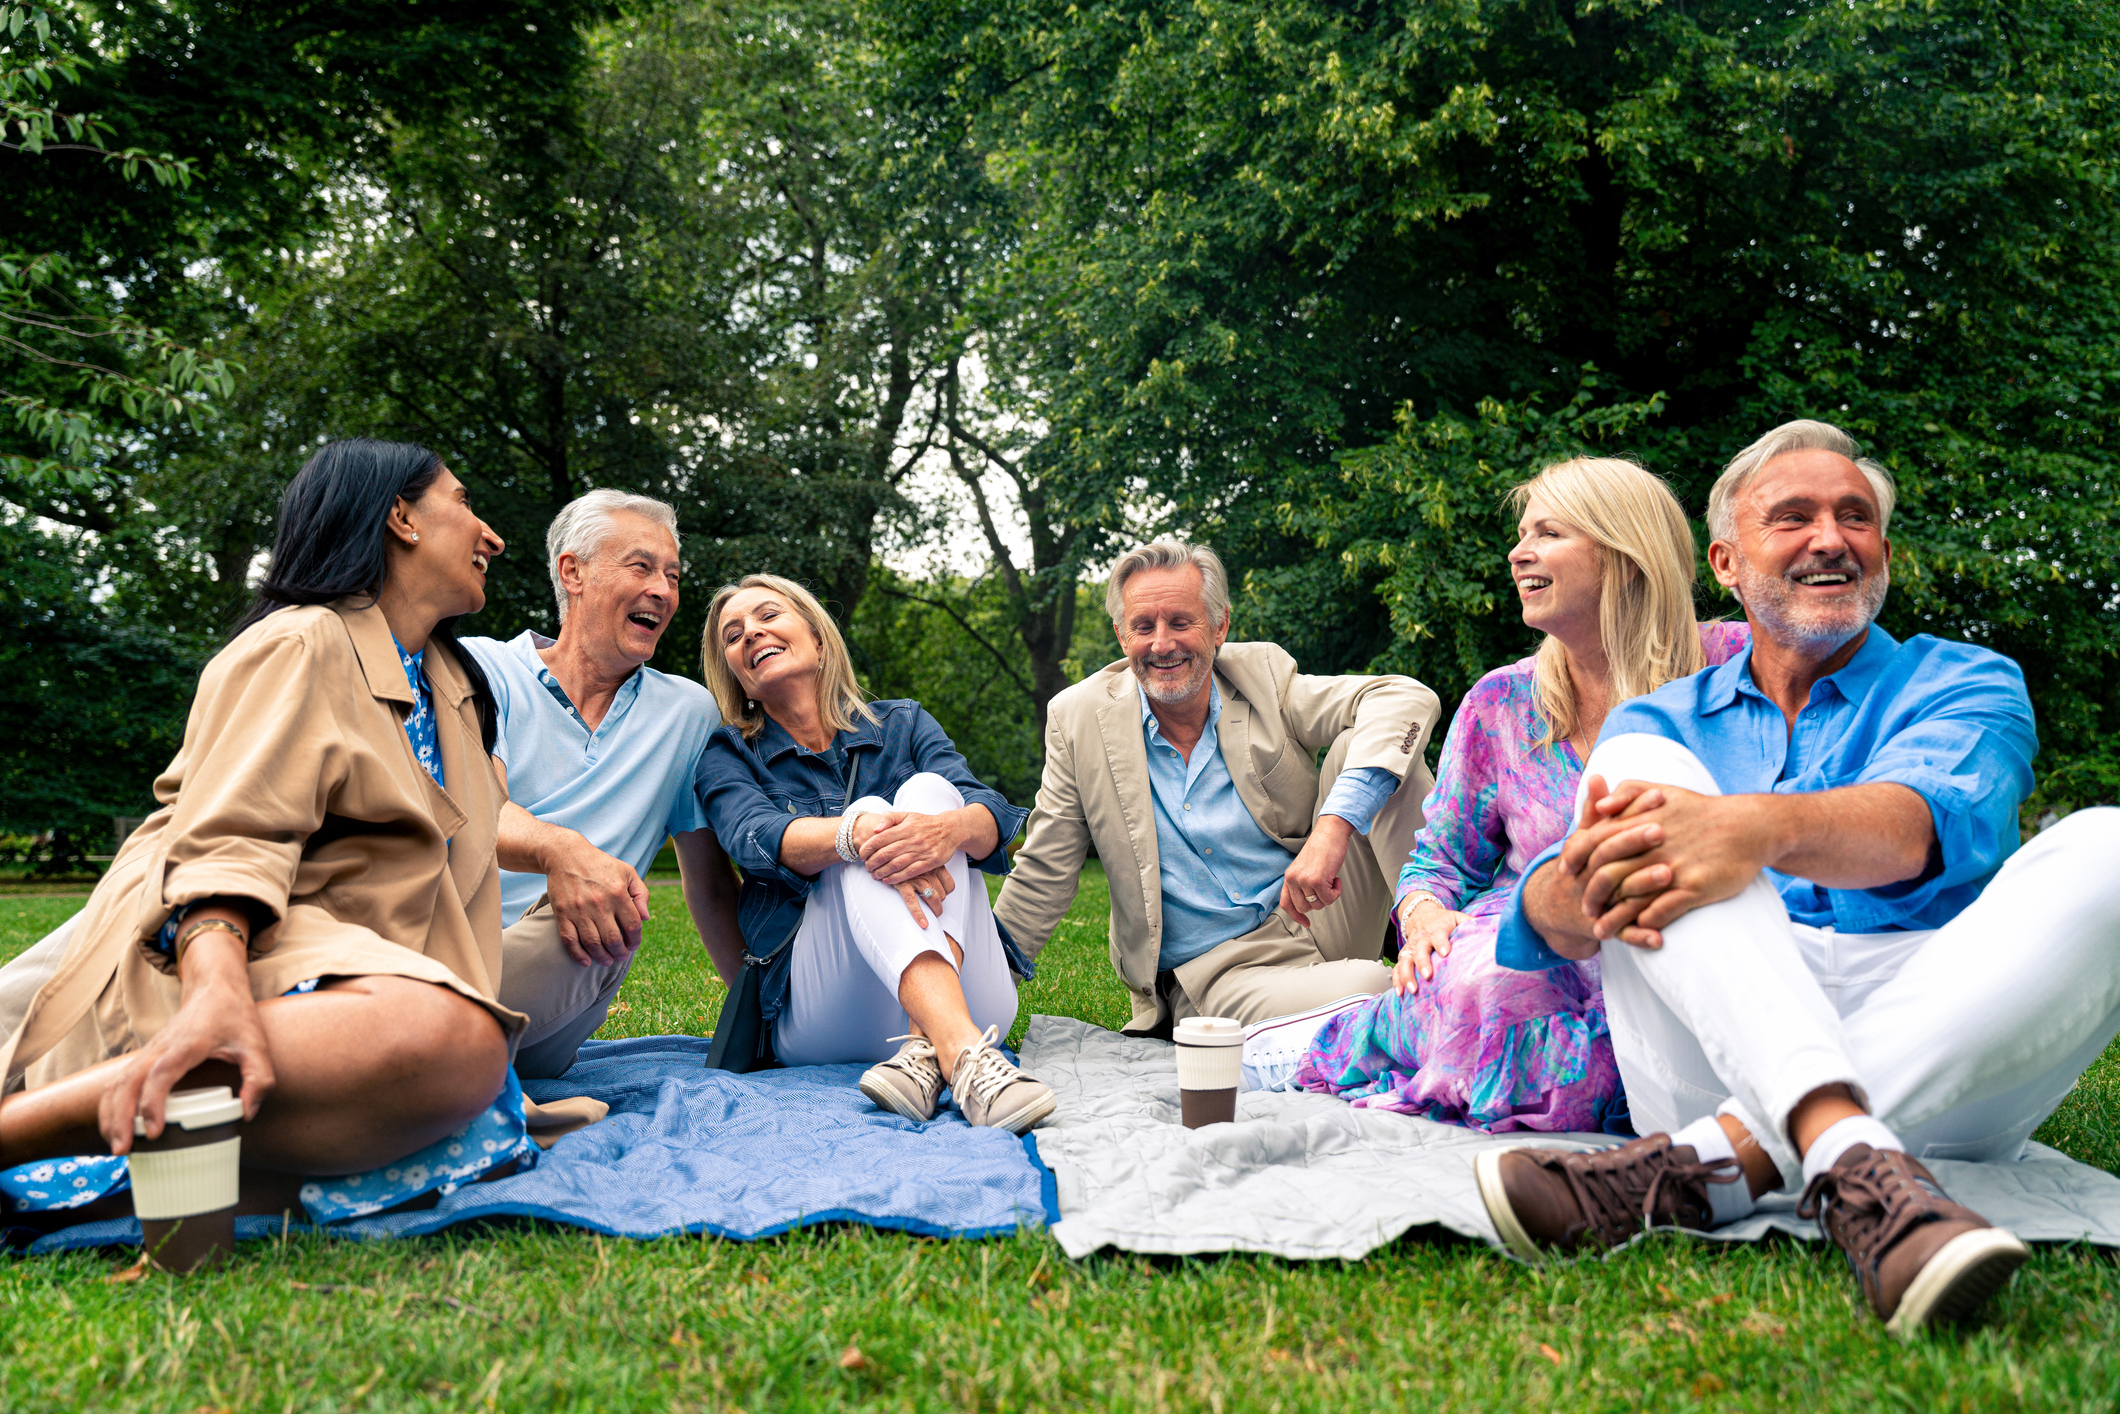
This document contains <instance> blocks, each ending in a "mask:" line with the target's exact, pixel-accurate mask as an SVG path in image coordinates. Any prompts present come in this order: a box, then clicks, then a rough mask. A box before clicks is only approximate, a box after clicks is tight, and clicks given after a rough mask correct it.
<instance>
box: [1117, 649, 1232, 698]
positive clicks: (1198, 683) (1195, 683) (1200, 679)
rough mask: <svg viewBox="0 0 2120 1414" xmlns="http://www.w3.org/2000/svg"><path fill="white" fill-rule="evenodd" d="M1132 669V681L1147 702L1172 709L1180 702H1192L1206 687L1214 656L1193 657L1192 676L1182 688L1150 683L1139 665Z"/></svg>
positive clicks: (1213, 666)
mask: <svg viewBox="0 0 2120 1414" xmlns="http://www.w3.org/2000/svg"><path fill="white" fill-rule="evenodd" d="M1133 668H1134V680H1135V681H1136V682H1138V683H1140V684H1141V690H1142V691H1143V692H1145V693H1147V694H1148V698H1149V701H1151V702H1161V703H1162V704H1163V705H1164V706H1166V707H1172V706H1176V705H1177V704H1178V703H1180V702H1190V701H1192V699H1193V697H1194V695H1195V694H1197V693H1198V692H1199V691H1200V689H1201V688H1203V687H1205V686H1206V685H1207V679H1208V678H1209V676H1211V675H1212V674H1213V673H1214V670H1215V655H1214V654H1213V653H1209V654H1207V655H1206V656H1205V657H1195V658H1194V659H1193V671H1192V676H1190V677H1188V678H1186V680H1185V683H1184V685H1183V686H1182V687H1166V686H1161V685H1159V684H1157V683H1155V682H1152V681H1150V680H1149V677H1148V673H1147V671H1146V669H1144V668H1143V667H1142V666H1141V665H1140V664H1139V663H1136V664H1134V665H1133Z"/></svg>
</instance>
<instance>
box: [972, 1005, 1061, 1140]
mask: <svg viewBox="0 0 2120 1414" xmlns="http://www.w3.org/2000/svg"><path fill="white" fill-rule="evenodd" d="M1000 1039H1001V1028H1000V1027H998V1026H989V1027H987V1028H986V1034H985V1035H984V1036H981V1037H980V1038H979V1040H978V1042H977V1043H976V1044H975V1045H970V1046H966V1047H965V1048H964V1049H963V1050H962V1051H959V1052H958V1053H957V1065H956V1069H955V1072H954V1074H953V1076H952V1078H951V1081H950V1093H951V1094H952V1095H955V1096H956V1097H957V1108H958V1109H959V1110H962V1111H963V1112H964V1117H965V1118H966V1119H968V1120H970V1121H971V1122H972V1123H973V1124H986V1125H992V1126H993V1127H994V1128H996V1129H1006V1130H1007V1131H1008V1132H1009V1133H1011V1134H1022V1133H1024V1132H1025V1131H1027V1130H1029V1129H1031V1128H1032V1127H1033V1126H1035V1125H1036V1124H1037V1123H1038V1121H1039V1120H1041V1119H1044V1118H1045V1117H1046V1116H1047V1115H1049V1114H1051V1113H1052V1112H1053V1107H1054V1106H1056V1105H1058V1104H1059V1103H1060V1101H1059V1100H1058V1099H1056V1098H1055V1097H1054V1095H1053V1092H1052V1091H1051V1090H1049V1089H1047V1088H1046V1085H1045V1082H1043V1081H1041V1080H1034V1079H1032V1078H1031V1077H1030V1076H1028V1075H1025V1074H1024V1073H1023V1072H1022V1071H1020V1070H1018V1069H1016V1067H1014V1066H1012V1065H1010V1064H1009V1063H1008V1057H1007V1056H1004V1055H1003V1054H1001V1052H999V1051H997V1050H995V1049H994V1043H995V1042H996V1041H998V1040H1000Z"/></svg>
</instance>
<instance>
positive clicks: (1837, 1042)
mask: <svg viewBox="0 0 2120 1414" xmlns="http://www.w3.org/2000/svg"><path fill="white" fill-rule="evenodd" d="M1893 500H1894V495H1893V487H1892V482H1891V478H1890V477H1889V476H1888V475H1887V474H1886V472H1885V470H1884V468H1883V467H1881V466H1879V465H1878V464H1877V463H1875V462H1873V461H1870V460H1868V459H1866V458H1864V457H1862V455H1861V449H1860V448H1859V447H1858V446H1857V444H1856V443H1855V441H1854V439H1853V438H1851V437H1849V436H1848V435H1847V434H1846V433H1845V432H1842V431H1841V430H1840V429H1838V428H1836V427H1832V426H1829V425H1827V424H1825V423H1821V422H1809V421H1801V422H1791V423H1787V424H1785V425H1783V426H1781V427H1777V428H1775V429H1774V430H1773V431H1771V432H1769V433H1767V434H1766V435H1765V436H1764V437H1761V438H1760V439H1759V440H1758V441H1757V442H1754V443H1753V444H1752V445H1751V446H1749V447H1747V448H1745V449H1744V450H1743V451H1742V452H1739V453H1738V454H1737V456H1736V457H1735V458H1734V459H1733V460H1732V461H1731V462H1730V464H1729V466H1728V467H1727V468H1726V469H1725V470H1724V472H1723V474H1722V477H1721V479H1719V480H1718V481H1717V482H1716V483H1715V487H1714V489H1713V491H1712V493H1711V494H1710V497H1709V502H1708V523H1709V529H1710V531H1711V533H1712V535H1713V537H1714V539H1713V541H1712V543H1711V544H1710V545H1709V547H1708V559H1709V563H1710V564H1711V566H1712V567H1713V568H1714V571H1715V576H1716V578H1717V579H1718V580H1719V581H1721V583H1722V584H1723V585H1725V586H1726V587H1728V588H1729V589H1731V590H1732V591H1733V592H1734V593H1735V594H1736V595H1737V597H1738V599H1739V601H1740V602H1741V603H1742V604H1743V606H1744V611H1745V617H1746V618H1747V619H1748V620H1749V621H1750V623H1751V628H1752V647H1751V649H1750V651H1749V652H1747V653H1744V654H1740V655H1739V656H1737V657H1736V658H1733V659H1731V660H1730V661H1729V662H1728V663H1726V664H1724V665H1723V666H1721V667H1717V668H1710V669H1708V670H1707V671H1705V672H1702V673H1697V674H1695V675H1694V676H1692V677H1690V678H1685V679H1682V680H1680V681H1678V682H1674V683H1671V684H1669V685H1667V686H1665V687H1663V688H1661V689H1659V690H1658V691H1656V692H1653V693H1651V694H1649V695H1648V696H1646V697H1639V698H1636V699H1634V700H1633V701H1631V702H1627V703H1623V704H1621V705H1620V706H1618V707H1616V708H1614V709H1613V711H1612V714H1611V715H1610V716H1609V717H1607V718H1606V719H1605V726H1604V730H1603V732H1602V733H1601V735H1600V737H1599V740H1598V745H1597V749H1596V750H1595V751H1594V752H1593V753H1592V754H1591V757H1590V760H1589V761H1588V762H1587V763H1586V765H1585V768H1584V781H1583V790H1582V794H1581V796H1580V797H1579V805H1578V810H1579V814H1578V819H1579V821H1580V823H1579V824H1578V826H1577V829H1576V832H1575V833H1574V834H1573V835H1571V836H1570V837H1569V838H1568V839H1567V840H1566V841H1564V842H1563V843H1562V844H1560V845H1557V846H1555V847H1554V848H1553V849H1551V850H1549V851H1547V852H1546V854H1545V855H1544V856H1542V857H1541V858H1539V859H1537V860H1534V861H1533V862H1532V865H1531V867H1530V868H1529V869H1527V870H1526V871H1525V873H1524V877H1523V880H1522V882H1521V883H1520V884H1519V886H1518V892H1517V897H1516V900H1515V907H1514V911H1513V912H1512V914H1511V915H1510V916H1509V917H1508V918H1507V919H1506V920H1505V922H1504V924H1503V929H1502V934H1501V938H1500V941H1499V944H1498V947H1497V954H1498V956H1499V957H1500V959H1501V960H1502V961H1503V962H1505V963H1507V964H1509V965H1512V966H1516V967H1520V968H1526V969H1532V968H1539V967H1546V966H1552V965H1555V964H1558V963H1560V962H1561V961H1563V960H1566V959H1577V960H1579V959H1585V958H1590V957H1596V958H1599V959H1600V960H1601V963H1602V971H1603V978H1604V986H1605V1005H1606V1009H1607V1014H1608V1017H1609V1020H1610V1023H1611V1027H1612V1042H1613V1050H1614V1052H1615V1054H1616V1056H1617V1059H1618V1061H1619V1069H1620V1075H1621V1077H1622V1078H1623V1079H1624V1080H1625V1082H1626V1087H1627V1096H1628V1100H1629V1102H1630V1104H1631V1106H1632V1109H1633V1115H1634V1122H1635V1127H1636V1129H1637V1131H1639V1132H1640V1133H1642V1134H1643V1135H1645V1136H1646V1137H1644V1138H1641V1139H1636V1140H1634V1141H1632V1142H1630V1143H1628V1144H1624V1145H1621V1146H1619V1147H1618V1148H1616V1149H1608V1150H1604V1151H1601V1152H1597V1153H1587V1154H1564V1153H1560V1152H1558V1151H1542V1152H1534V1151H1531V1150H1526V1149H1515V1150H1508V1151H1502V1152H1489V1153H1486V1154H1482V1155H1480V1156H1479V1158H1478V1159H1477V1161H1476V1163H1475V1173H1476V1175H1477V1177H1478V1180H1479V1188H1480V1194H1481V1197H1482V1199H1483V1200H1484V1201H1485V1203H1486V1206H1487V1210H1488V1213H1489V1215H1490V1216H1491V1217H1492V1218H1493V1219H1494V1222H1495V1226H1496V1228H1497V1230H1498V1231H1499V1233H1500V1235H1501V1237H1502V1239H1503V1241H1504V1242H1506V1243H1507V1244H1508V1246H1509V1247H1511V1248H1512V1249H1513V1250H1515V1251H1516V1252H1517V1253H1518V1255H1520V1256H1522V1257H1524V1258H1526V1259H1527V1260H1533V1261H1535V1260H1538V1259H1539V1258H1540V1257H1541V1256H1542V1255H1543V1254H1545V1253H1550V1252H1555V1251H1572V1250H1578V1249H1583V1248H1599V1247H1610V1246H1614V1245H1616V1244H1618V1243H1621V1242H1624V1241H1626V1240H1627V1239H1628V1238H1629V1237H1630V1236H1631V1235H1632V1234H1633V1233H1635V1232H1637V1231H1639V1230H1640V1229H1641V1228H1642V1226H1643V1225H1644V1223H1645V1222H1646V1223H1648V1224H1650V1225H1657V1226H1677V1227H1681V1228H1693V1229H1705V1228H1711V1227H1714V1226H1717V1225H1719V1224H1721V1223H1726V1222H1730V1221H1733V1220H1735V1219H1737V1218H1739V1217H1742V1216H1744V1215H1745V1214H1746V1213H1748V1212H1750V1211H1751V1209H1752V1206H1753V1204H1754V1202H1755V1201H1756V1200H1757V1199H1759V1198H1760V1197H1762V1196H1763V1195H1764V1194H1766V1193H1767V1192H1769V1191H1771V1190H1774V1189H1778V1188H1785V1189H1791V1190H1796V1189H1800V1190H1801V1192H1802V1195H1803V1196H1802V1201H1801V1204H1800V1206H1799V1208H1798V1211H1799V1212H1802V1213H1806V1214H1815V1215H1818V1216H1819V1217H1820V1218H1821V1221H1822V1222H1823V1225H1824V1227H1825V1230H1826V1232H1827V1234H1828V1235H1829V1236H1830V1237H1831V1238H1832V1239H1833V1240H1834V1242H1836V1243H1837V1244H1838V1245H1839V1246H1840V1248H1841V1249H1842V1250H1843V1252H1845V1253H1846V1255H1847V1258H1848V1261H1849V1264H1850V1265H1851V1266H1852V1267H1853V1268H1854V1270H1855V1273H1856V1275H1857V1277H1858V1279H1859V1280H1860V1282H1861V1285H1862V1289H1863V1294H1864V1295H1865V1297H1867V1298H1868V1300H1869V1303H1870V1306H1871V1308H1872V1309H1873V1310H1874V1311H1875V1312H1876V1313H1877V1314H1878V1316H1880V1317H1881V1318H1883V1319H1884V1320H1886V1321H1887V1322H1888V1323H1889V1324H1890V1326H1891V1328H1892V1329H1893V1330H1894V1331H1896V1332H1900V1333H1905V1332H1908V1331H1911V1330H1914V1329H1917V1328H1920V1327H1922V1326H1925V1325H1928V1324H1931V1323H1934V1322H1939V1321H1946V1320H1954V1319H1958V1318H1961V1317H1964V1316H1966V1315H1969V1314H1970V1313H1971V1312H1972V1311H1973V1310H1974V1309H1975V1308H1977V1307H1978V1306H1979V1304H1980V1303H1981V1302H1982V1301H1983V1300H1985V1299H1986V1297H1987V1296H1988V1295H1989V1294H1990V1293H1992V1292H1993V1291H1994V1290H1996V1289H1997V1288H1998V1287H2000V1286H2001V1285H2002V1283H2003V1282H2005V1281H2007V1280H2008V1278H2009V1276H2010V1274H2011V1273H2012V1272H2014V1271H2015V1270H2016V1268H2017V1266H2018V1264H2019V1263H2021V1262H2022V1261H2023V1260H2024V1257H2025V1248H2024V1244H2023V1243H2021V1242H2019V1241H2018V1240H2017V1238H2016V1237H2015V1236H2014V1235H2012V1234H2010V1233H2008V1232H2004V1231H2001V1230H2000V1229H1997V1228H1995V1227H1992V1226H1990V1225H1989V1224H1988V1223H1987V1222H1986V1221H1985V1220H1983V1219H1982V1218H1981V1217H1980V1216H1979V1215H1978V1214H1976V1213H1974V1212H1972V1211H1971V1210H1969V1209H1967V1208H1965V1207H1963V1206H1961V1205H1959V1204H1957V1203H1954V1202H1952V1201H1951V1200H1950V1199H1949V1198H1948V1197H1947V1196H1945V1194H1944V1192H1943V1189H1942V1188H1941V1186H1940V1185H1939V1184H1938V1183H1937V1182H1936V1179H1935V1176H1934V1175H1933V1174H1931V1173H1930V1172H1929V1170H1928V1169H1927V1168H1926V1167H1925V1166H1924V1165H1923V1164H1922V1162H1921V1160H1922V1159H1923V1158H1948V1159H1964V1160H1986V1161H1997V1162H2010V1161H2014V1160H2016V1159H2017V1158H2019V1157H2020V1156H2021V1155H2022V1153H2023V1151H2024V1146H2025V1143H2026V1141H2027V1140H2028V1139H2029V1138H2030V1137H2031V1134H2032V1131H2033V1130H2034V1129H2035V1128H2037V1127H2038V1125H2039V1123H2040V1122H2041V1121H2042V1120H2043V1119H2045V1118H2046V1116H2047V1115H2048V1114H2049V1113H2051V1112H2052V1111H2053V1109H2054V1107H2055V1105H2057V1104H2058V1103H2059V1102H2060V1100H2061V1098H2062V1097H2063V1096H2064V1095H2066V1094H2067V1093H2068V1091H2069V1089H2070V1088H2071V1087H2072V1086H2073V1085H2074V1084H2075V1082H2076V1077H2077V1076H2078V1075H2079V1074H2081V1073H2082V1071H2083V1070H2084V1068H2085V1067H2086V1066H2087V1065H2089V1064H2090V1063H2091V1062H2092V1061H2093V1060H2095V1059H2097V1057H2098V1056H2099V1055H2100V1054H2101V1053H2102V1052H2103V1051H2104V1049H2105V1047H2106V1045H2107V1044H2108V1043H2109V1042H2110V1041H2111V1040H2112V1039H2113V1036H2114V1034H2115V1032H2116V1031H2120V870H2115V869H2114V868H2113V867H2112V866H2113V861H2114V859H2115V858H2120V810H2111V809H2097V810H2083V811H2078V812H2077V813H2076V814H2074V815H2071V816H2069V817H2068V818H2067V819H2065V820H2063V821H2061V822H2060V823H2059V824H2058V825H2056V826H2055V827H2054V828H2052V829H2050V830H2047V831H2046V832H2045V833H2043V834H2041V835H2039V836H2038V837H2037V838H2036V839H2034V840H2033V841H2032V842H2031V843H2029V844H2027V845H2025V846H2024V847H2023V848H2022V849H2019V848H2018V824H2017V811H2018V806H2019V804H2020V803H2021V802H2022V801H2023V799H2024V797H2025V795H2026V794H2027V792H2028V791H2029V790H2030V788H2031V782H2032V770H2031V763H2032V757H2033V755H2034V754H2035V752H2036V751H2037V750H2038V740H2037V737H2036V735H2035V732H2034V728H2033V721H2032V709H2031V703H2030V701H2029V699H2028V698H2027V696H2026V694H2025V689H2024V677H2023V674H2022V672H2021V671H2020V670H2019V669H2018V667H2017V665H2016V664H2015V663H2013V662H2011V661H2010V660H2009V659H2007V658H2004V657H2002V656H2001V655H2000V654H1997V653H1993V652H1990V651H1988V650H1987V649H1984V648H1978V647H1974V646H1973V645H1971V644H1966V643H1954V642H1949V641H1946V640H1943V639H1938V638H1933V637H1931V636H1929V635H1927V634H1920V635H1916V636H1914V637H1912V638H1909V639H1907V640H1906V641H1905V642H1900V641H1898V640H1896V639H1894V638H1893V637H1892V636H1891V635H1889V634H1887V633H1886V632H1885V631H1884V630H1883V629H1881V628H1878V627H1877V626H1876V625H1875V624H1874V623H1873V620H1874V619H1875V618H1876V616H1877V613H1878V610H1879V609H1880V608H1881V607H1882V606H1883V604H1884V599H1885V593H1886V590H1887V587H1888V585H1889V583H1890V568H1891V542H1890V541H1889V540H1888V539H1887V538H1886V536H1885V530H1886V527H1887V525H1888V524H1889V522H1890V519H1891V513H1892V506H1893ZM1608 785H1609V788H1608Z"/></svg>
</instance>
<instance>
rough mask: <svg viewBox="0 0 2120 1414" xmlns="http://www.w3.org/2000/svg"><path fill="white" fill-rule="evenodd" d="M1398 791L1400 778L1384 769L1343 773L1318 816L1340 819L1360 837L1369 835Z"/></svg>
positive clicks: (1364, 768)
mask: <svg viewBox="0 0 2120 1414" xmlns="http://www.w3.org/2000/svg"><path fill="white" fill-rule="evenodd" d="M1398 788H1399V778H1398V777H1397V776H1394V775H1392V774H1391V772H1389V771H1387V770H1385V769H1384V768H1383V767H1382V766H1357V767H1355V768H1354V769H1353V770H1349V771H1342V772H1340V774H1339V776H1338V777H1337V778H1336V779H1335V780H1334V781H1333V783H1332V789H1331V790H1329V791H1327V792H1326V793H1325V804H1324V805H1323V806H1321V807H1319V809H1318V814H1320V815H1337V816H1339V817H1340V818H1341V819H1342V820H1345V821H1346V822H1347V823H1348V824H1350V825H1352V826H1354V832H1355V833H1356V834H1358V835H1366V834H1368V833H1369V827H1370V825H1371V824H1373V823H1374V822H1375V821H1376V818H1377V812H1378V811H1379V810H1382V809H1383V808H1384V802H1385V801H1387V800H1389V799H1391V797H1392V794H1393V792H1395V791H1397V790H1398Z"/></svg>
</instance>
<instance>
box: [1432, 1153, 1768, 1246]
mask: <svg viewBox="0 0 2120 1414" xmlns="http://www.w3.org/2000/svg"><path fill="white" fill-rule="evenodd" d="M1725 1171H1727V1176H1725ZM1472 1173H1473V1177H1474V1178H1476V1179H1477V1180H1478V1181H1479V1187H1480V1200H1481V1201H1482V1202H1484V1203H1485V1204H1486V1205H1487V1216H1488V1217H1489V1218H1491V1219H1493V1220H1494V1227H1495V1231H1496V1232H1498V1233H1499V1234H1500V1235H1501V1239H1502V1242H1503V1244H1504V1245H1505V1246H1507V1247H1508V1249H1509V1250H1510V1251H1511V1252H1513V1253H1515V1254H1516V1255H1517V1256H1519V1257H1521V1258H1523V1259H1524V1260H1525V1261H1527V1262H1537V1261H1542V1260H1543V1259H1544V1258H1545V1257H1546V1256H1547V1254H1549V1253H1551V1252H1574V1251H1577V1250H1579V1249H1581V1248H1584V1247H1607V1248H1609V1247H1618V1246H1619V1245H1621V1244H1622V1243H1624V1242H1626V1241H1628V1240H1629V1239H1630V1238H1632V1237H1633V1236H1634V1235H1635V1234H1636V1233H1638V1232H1640V1231H1642V1230H1643V1229H1644V1228H1652V1227H1685V1228H1692V1229H1694V1230H1695V1231H1704V1230H1706V1229H1707V1228H1709V1227H1712V1226H1714V1221H1715V1220H1714V1217H1713V1213H1712V1210H1711V1209H1710V1208H1709V1206H1708V1185H1709V1184H1711V1183H1737V1182H1740V1181H1741V1180H1742V1179H1743V1177H1744V1175H1743V1172H1742V1170H1740V1169H1739V1168H1738V1166H1737V1160H1735V1159H1716V1160H1714V1161H1712V1162H1709V1163H1702V1162H1701V1161H1700V1156H1699V1155H1698V1154H1696V1153H1695V1152H1694V1151H1693V1147H1692V1146H1691V1145H1690V1144H1688V1145H1680V1146H1678V1147H1676V1148H1674V1147H1673V1146H1672V1144H1671V1136H1670V1135H1668V1134H1651V1135H1647V1136H1645V1137H1643V1138H1640V1139H1630V1140H1628V1141H1627V1142H1626V1143H1624V1144H1622V1145H1620V1146H1619V1147H1618V1148H1614V1149H1599V1150H1597V1151H1595V1152H1594V1153H1588V1154H1576V1153H1568V1152H1565V1151H1563V1150H1558V1149H1485V1150H1482V1151H1481V1152H1480V1153H1479V1154H1478V1155H1477V1156H1476V1157H1475V1158H1474V1159H1473V1161H1472Z"/></svg>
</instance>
